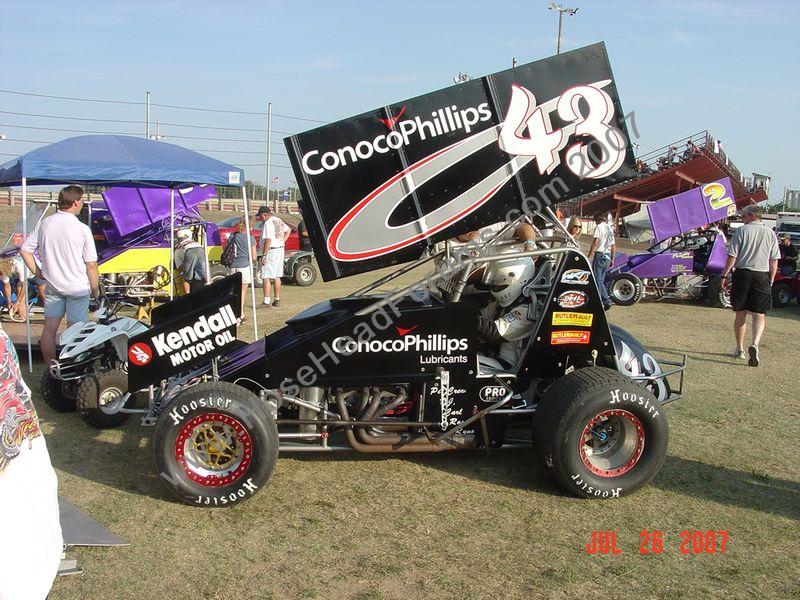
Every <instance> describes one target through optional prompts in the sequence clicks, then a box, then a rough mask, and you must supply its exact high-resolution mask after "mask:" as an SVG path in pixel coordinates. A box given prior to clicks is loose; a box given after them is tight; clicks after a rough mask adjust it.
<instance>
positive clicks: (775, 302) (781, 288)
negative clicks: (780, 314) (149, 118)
mask: <svg viewBox="0 0 800 600" xmlns="http://www.w3.org/2000/svg"><path fill="white" fill-rule="evenodd" d="M793 296H794V293H793V292H792V288H791V287H790V286H789V284H788V283H784V282H782V281H781V282H779V283H776V284H775V285H773V286H772V307H773V308H784V307H786V306H787V305H788V304H789V303H790V302H791V301H792V297H793ZM798 301H800V298H799V299H798Z"/></svg>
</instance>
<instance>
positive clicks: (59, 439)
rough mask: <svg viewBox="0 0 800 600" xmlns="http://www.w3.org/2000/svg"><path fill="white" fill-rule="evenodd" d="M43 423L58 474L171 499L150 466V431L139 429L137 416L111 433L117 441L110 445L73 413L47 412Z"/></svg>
mask: <svg viewBox="0 0 800 600" xmlns="http://www.w3.org/2000/svg"><path fill="white" fill-rule="evenodd" d="M46 421H47V423H48V424H50V425H51V426H52V427H53V432H52V433H51V434H49V435H48V436H47V446H48V449H49V452H50V461H51V462H52V464H53V466H54V467H55V468H56V469H58V470H59V471H62V472H64V473H69V474H70V475H72V476H74V477H78V478H81V479H85V480H87V481H91V482H93V483H99V484H101V485H106V486H108V487H110V488H113V489H116V490H120V491H122V492H126V493H133V494H138V495H142V496H147V497H150V498H154V499H157V500H165V499H168V498H171V497H172V496H171V495H170V493H169V491H168V490H167V489H166V488H165V487H164V486H163V485H162V484H161V482H160V481H159V478H158V475H157V474H156V472H155V469H154V467H153V454H152V446H151V441H150V438H151V434H152V428H144V427H141V426H139V425H138V423H137V421H138V415H132V417H131V420H130V421H129V422H128V423H126V424H125V426H124V427H122V428H119V429H117V430H115V431H114V434H115V435H121V439H120V440H119V441H113V442H112V441H108V440H104V439H101V437H103V436H104V435H107V434H104V433H103V432H101V431H99V430H97V429H93V428H91V427H89V426H88V425H86V424H85V423H83V421H81V419H80V418H79V417H78V416H77V414H75V413H71V414H58V413H53V412H49V413H48V414H47V416H46Z"/></svg>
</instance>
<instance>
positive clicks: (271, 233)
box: [256, 206, 291, 307]
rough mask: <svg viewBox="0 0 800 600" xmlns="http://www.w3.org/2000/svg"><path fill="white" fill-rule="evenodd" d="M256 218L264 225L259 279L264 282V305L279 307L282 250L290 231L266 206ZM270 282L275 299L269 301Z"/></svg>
mask: <svg viewBox="0 0 800 600" xmlns="http://www.w3.org/2000/svg"><path fill="white" fill-rule="evenodd" d="M256 218H257V219H258V220H259V221H261V222H262V223H263V224H264V225H263V227H264V230H263V233H262V235H261V244H262V246H261V253H262V254H261V279H262V280H263V282H264V304H265V305H266V306H269V305H270V304H272V306H276V307H277V306H280V304H281V277H283V248H284V244H285V242H286V238H287V237H289V233H291V229H289V226H288V225H287V224H286V223H284V222H283V221H282V220H281V219H280V218H279V217H276V216H275V215H273V214H272V211H271V210H270V208H269V207H268V206H262V207H260V208H259V209H258V212H257V213H256ZM270 281H272V282H273V283H274V284H275V297H274V298H272V300H270Z"/></svg>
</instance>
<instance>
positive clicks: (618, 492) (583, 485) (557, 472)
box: [533, 367, 669, 498]
mask: <svg viewBox="0 0 800 600" xmlns="http://www.w3.org/2000/svg"><path fill="white" fill-rule="evenodd" d="M533 432H534V444H535V445H536V449H537V453H538V454H539V457H540V459H541V460H542V462H543V463H544V465H545V467H546V468H547V469H549V471H550V473H551V474H552V475H553V477H554V478H555V479H556V480H557V481H558V482H559V483H560V484H561V485H562V486H563V487H564V488H565V489H566V490H567V491H569V492H570V493H572V494H574V495H576V496H579V497H582V498H618V497H620V496H624V495H626V494H629V493H631V492H633V491H634V490H636V489H638V488H640V487H641V486H643V485H645V484H646V483H647V482H649V481H650V480H651V479H652V478H653V477H654V476H655V475H656V473H658V471H659V469H661V465H662V464H663V462H664V458H665V456H666V451H667V442H668V438H669V432H668V428H667V420H666V417H665V416H664V411H663V408H662V406H661V405H660V404H659V403H658V401H657V400H656V398H655V396H654V395H653V394H652V392H650V390H648V389H646V388H644V387H642V386H640V385H637V384H635V383H634V382H632V381H631V380H630V379H628V378H627V377H625V376H624V375H622V374H621V373H618V372H617V371H614V370H612V369H605V368H600V367H588V368H584V369H579V370H577V371H573V372H572V373H570V374H568V375H565V376H564V377H562V378H561V379H559V380H557V381H556V382H555V383H553V384H552V385H551V386H550V387H549V388H548V390H547V391H546V392H545V394H544V395H543V397H542V400H541V402H540V406H539V409H538V410H537V411H536V414H535V417H534V422H533Z"/></svg>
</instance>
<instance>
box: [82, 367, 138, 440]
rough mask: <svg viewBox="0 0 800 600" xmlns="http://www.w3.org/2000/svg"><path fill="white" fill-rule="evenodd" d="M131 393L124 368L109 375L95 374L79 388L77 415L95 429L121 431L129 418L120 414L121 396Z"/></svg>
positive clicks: (84, 380) (117, 369)
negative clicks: (121, 426)
mask: <svg viewBox="0 0 800 600" xmlns="http://www.w3.org/2000/svg"><path fill="white" fill-rule="evenodd" d="M127 391H128V374H127V372H126V371H125V370H124V369H123V368H122V367H121V366H118V367H115V368H113V369H110V370H108V371H100V370H95V371H92V372H91V373H90V374H89V375H87V376H86V377H85V378H83V379H82V380H81V382H80V383H79V384H78V392H77V397H76V404H77V408H78V414H80V416H81V418H82V419H83V420H84V421H86V422H87V423H88V424H89V425H91V426H92V427H96V428H97V429H108V428H110V427H118V426H120V425H122V424H123V423H124V422H125V421H127V420H128V418H129V417H130V414H127V413H121V412H119V409H120V408H123V407H124V405H120V404H119V401H120V400H121V396H122V395H124V394H125V393H127Z"/></svg>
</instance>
